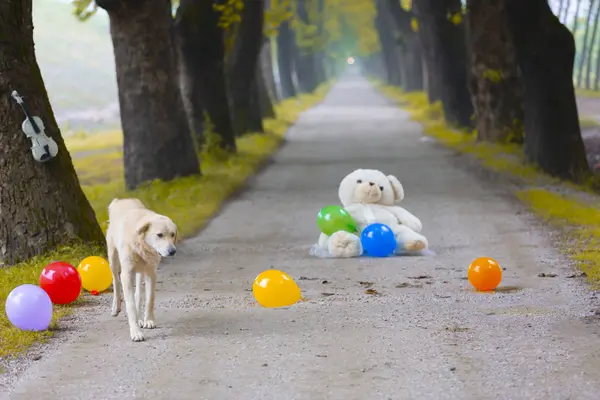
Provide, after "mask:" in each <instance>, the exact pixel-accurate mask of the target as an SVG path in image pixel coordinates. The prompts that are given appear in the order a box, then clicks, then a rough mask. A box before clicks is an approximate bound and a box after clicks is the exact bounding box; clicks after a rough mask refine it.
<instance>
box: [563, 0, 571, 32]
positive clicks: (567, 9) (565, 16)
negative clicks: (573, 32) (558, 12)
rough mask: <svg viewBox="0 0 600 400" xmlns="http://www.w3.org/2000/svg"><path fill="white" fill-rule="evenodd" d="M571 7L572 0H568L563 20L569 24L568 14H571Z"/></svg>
mask: <svg viewBox="0 0 600 400" xmlns="http://www.w3.org/2000/svg"><path fill="white" fill-rule="evenodd" d="M570 8H571V0H566V5H565V12H564V13H563V17H562V22H563V24H565V26H566V25H567V16H568V15H569V9H570Z"/></svg>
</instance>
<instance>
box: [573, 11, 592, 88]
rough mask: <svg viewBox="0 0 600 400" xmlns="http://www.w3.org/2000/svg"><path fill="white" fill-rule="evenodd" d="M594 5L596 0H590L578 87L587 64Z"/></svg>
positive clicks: (580, 57)
mask: <svg viewBox="0 0 600 400" xmlns="http://www.w3.org/2000/svg"><path fill="white" fill-rule="evenodd" d="M593 5H594V0H590V8H589V10H588V14H587V19H586V23H585V32H584V34H583V46H582V47H581V52H580V56H579V65H578V66H577V87H579V88H580V87H581V79H582V78H583V66H584V65H585V61H586V57H587V55H588V54H587V53H588V51H587V48H588V36H589V33H590V21H591V20H592V7H593Z"/></svg>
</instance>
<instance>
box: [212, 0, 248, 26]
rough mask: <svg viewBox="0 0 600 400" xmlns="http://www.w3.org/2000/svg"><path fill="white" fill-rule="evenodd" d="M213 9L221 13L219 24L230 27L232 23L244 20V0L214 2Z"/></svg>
mask: <svg viewBox="0 0 600 400" xmlns="http://www.w3.org/2000/svg"><path fill="white" fill-rule="evenodd" d="M213 9H214V10H215V11H218V12H220V13H221V17H220V18H219V26H220V27H221V28H223V29H228V28H229V27H230V26H231V25H234V24H236V23H238V22H240V21H241V20H242V11H243V10H244V0H227V1H226V2H225V3H223V4H213Z"/></svg>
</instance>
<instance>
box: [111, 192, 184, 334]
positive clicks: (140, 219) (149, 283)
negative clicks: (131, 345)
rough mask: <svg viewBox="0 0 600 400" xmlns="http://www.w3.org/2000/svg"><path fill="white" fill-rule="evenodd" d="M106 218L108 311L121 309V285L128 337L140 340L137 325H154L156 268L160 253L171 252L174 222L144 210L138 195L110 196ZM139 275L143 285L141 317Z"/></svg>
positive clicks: (175, 235)
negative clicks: (110, 293)
mask: <svg viewBox="0 0 600 400" xmlns="http://www.w3.org/2000/svg"><path fill="white" fill-rule="evenodd" d="M108 219H109V225H108V229H107V230H106V246H107V248H108V259H109V262H110V268H111V270H112V274H113V292H114V293H113V304H112V315H113V316H117V315H118V314H119V312H121V288H122V289H123V295H124V297H125V307H126V309H127V319H128V321H129V333H130V335H131V340H133V341H134V342H141V341H142V340H144V334H143V333H142V330H141V329H140V328H147V329H153V328H155V327H156V325H155V323H154V296H155V287H156V269H157V268H158V264H159V263H160V260H161V257H171V256H174V255H175V251H176V249H175V242H176V239H177V226H175V224H174V223H173V221H171V219H170V218H168V217H165V216H164V215H160V214H157V213H155V212H153V211H150V210H148V209H147V208H146V207H145V206H144V204H143V203H142V202H141V201H140V200H138V199H114V200H113V201H112V202H111V203H110V205H109V206H108ZM134 277H135V286H136V287H135V298H134ZM142 278H144V282H145V286H146V307H145V312H144V318H143V319H142V296H141V286H142V285H141V283H142Z"/></svg>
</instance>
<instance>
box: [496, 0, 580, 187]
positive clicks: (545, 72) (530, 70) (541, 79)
mask: <svg viewBox="0 0 600 400" xmlns="http://www.w3.org/2000/svg"><path fill="white" fill-rule="evenodd" d="M506 7H507V13H508V20H509V27H510V30H511V32H512V34H513V37H514V39H515V45H516V52H517V61H518V63H519V67H520V69H521V73H522V79H523V84H524V89H525V90H524V109H525V155H526V157H527V159H528V160H529V161H530V162H532V163H534V164H536V165H538V166H539V167H540V168H541V169H542V170H543V171H545V172H547V173H549V174H551V175H554V176H558V177H561V178H570V179H579V178H581V177H582V176H583V175H586V174H587V173H588V172H589V167H588V164H587V161H586V154H585V149H584V146H583V141H582V139H581V131H580V127H579V116H578V113H577V103H576V101H575V90H574V88H573V80H572V77H573V60H574V57H575V42H574V40H573V35H572V34H571V33H570V32H569V30H568V29H567V28H566V27H565V26H564V25H562V24H561V23H560V21H559V20H558V18H557V17H556V16H555V15H554V14H553V13H552V11H551V10H550V7H549V6H548V3H547V1H546V0H528V1H526V2H524V1H522V0H506Z"/></svg>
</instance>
